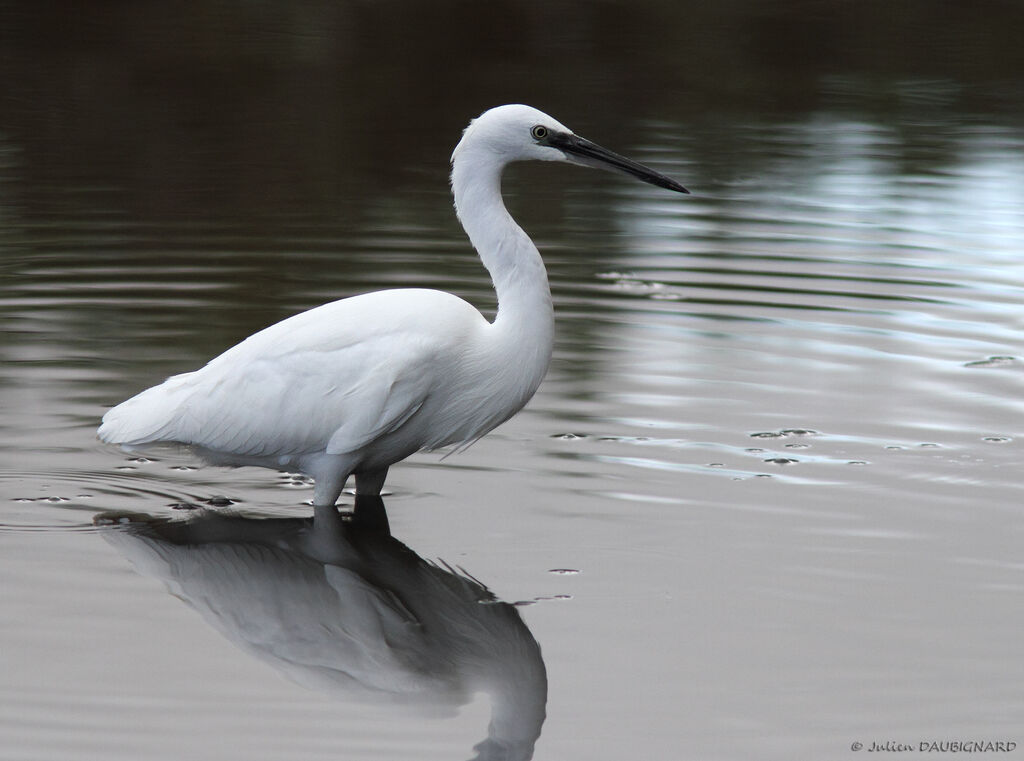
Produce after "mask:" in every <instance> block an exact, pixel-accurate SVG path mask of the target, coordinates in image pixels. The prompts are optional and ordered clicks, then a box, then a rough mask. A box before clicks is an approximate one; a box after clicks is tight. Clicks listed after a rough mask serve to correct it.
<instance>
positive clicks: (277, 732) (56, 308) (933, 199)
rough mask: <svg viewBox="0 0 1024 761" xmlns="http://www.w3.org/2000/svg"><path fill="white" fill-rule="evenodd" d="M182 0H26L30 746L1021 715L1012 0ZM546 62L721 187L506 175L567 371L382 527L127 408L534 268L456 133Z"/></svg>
mask: <svg viewBox="0 0 1024 761" xmlns="http://www.w3.org/2000/svg"><path fill="white" fill-rule="evenodd" d="M865 5H867V4H865ZM143 8H144V6H136V5H135V4H129V3H125V4H119V3H111V4H105V8H104V10H103V11H94V13H95V14H97V15H96V16H95V17H92V16H89V15H88V14H87V15H86V16H81V15H76V14H78V13H79V11H80V9H79V7H78V6H77V5H73V4H67V5H62V4H60V3H57V4H54V7H53V9H52V10H48V11H39V12H35V11H33V12H31V13H30V12H28V11H24V12H19V11H18V10H17V6H16V5H14V6H12V7H10V8H7V9H6V10H5V11H4V13H5V15H6V18H5V19H4V20H5V24H4V31H3V32H2V33H0V42H2V44H3V51H4V55H3V56H0V74H3V77H4V81H5V83H7V84H5V90H6V92H5V93H4V94H3V95H0V100H2V103H3V108H2V110H0V320H2V323H0V324H2V330H3V337H2V339H0V360H2V363H0V578H3V580H4V582H3V584H2V586H0V758H2V759H11V760H12V761H13V760H15V759H17V760H18V761H29V760H35V759H46V760H50V759H60V760H61V761H86V760H87V759H88V760H91V759H104V760H105V761H110V760H114V761H116V760H117V759H125V760H126V761H127V760H128V759H140V758H144V759H159V760H164V759H167V760H168V761H170V760H171V759H181V758H194V759H252V758H273V759H303V760H305V759H328V758H330V759H338V758H342V759H346V760H348V759H353V760H356V761H363V760H365V761H371V760H373V761H377V760H382V759H388V760H393V759H438V760H439V761H440V760H442V759H445V760H456V761H464V760H465V759H469V758H480V759H511V758H528V757H529V754H530V752H531V750H534V743H536V747H535V750H534V753H535V758H537V759H588V760H602V759H609V760H611V759H623V758H652V759H657V758H663V759H679V758H694V759H749V758H771V759H789V758H822V759H827V758H840V759H841V758H849V757H850V756H851V755H852V754H851V751H850V747H851V744H853V743H854V742H861V743H864V744H865V750H866V749H867V746H869V744H870V743H871V742H872V741H875V742H885V741H887V740H892V741H896V742H904V743H908V744H912V745H913V746H914V747H915V748H916V747H918V743H919V742H922V741H940V740H951V739H952V740H979V741H993V742H995V741H1013V742H1018V743H1020V744H1021V745H1022V748H1024V731H1022V730H1021V727H1024V688H1022V687H1021V685H1022V684H1024V645H1022V644H1021V637H1020V631H1021V630H1022V627H1024V563H1022V561H1021V552H1020V546H1021V543H1022V540H1024V512H1022V508H1021V505H1022V503H1024V486H1022V482H1021V478H1020V473H1021V466H1022V462H1024V428H1022V424H1021V421H1022V419H1024V418H1022V413H1024V409H1022V407H1024V405H1022V402H1021V399H1022V397H1024V373H1022V369H1024V348H1022V347H1021V329H1022V327H1024V307H1022V304H1024V243H1022V241H1024V118H1022V116H1024V113H1022V111H1021V107H1020V104H1021V103H1022V102H1024V94H1022V89H1021V82H1022V81H1024V60H1022V58H1021V54H1020V51H1019V49H1018V48H1019V44H1018V43H1019V35H1013V34H1010V33H1009V32H1010V30H1012V29H1013V28H1014V24H1016V25H1017V28H1019V24H1020V23H1021V22H1022V19H1021V18H1020V16H1019V14H1016V12H1015V11H1013V10H1012V9H1009V8H1007V7H1006V6H997V5H991V6H989V5H987V4H985V3H982V4H980V5H979V6H978V10H977V11H976V12H967V11H964V10H959V11H957V10H955V9H954V8H953V6H952V4H950V6H942V8H941V10H935V11H932V10H929V9H930V8H933V6H932V5H930V4H922V5H921V7H918V6H916V5H914V4H909V5H907V6H905V8H904V10H903V11H901V13H900V14H896V15H887V14H885V13H883V12H882V11H881V10H878V9H875V10H873V9H871V8H862V9H861V10H857V11H855V10H853V9H852V6H848V5H845V4H844V5H840V4H836V5H835V6H832V5H830V4H828V3H825V4H816V5H813V6H808V5H806V4H793V5H786V4H781V5H780V6H778V7H777V8H775V9H774V10H772V11H771V12H768V11H765V10H763V9H760V8H759V6H756V5H752V6H751V7H750V8H744V6H743V5H742V4H740V5H738V6H735V7H731V8H730V9H729V10H728V11H721V15H714V14H713V13H709V11H707V10H706V9H704V6H703V5H701V4H694V5H693V6H692V7H691V6H687V5H685V4H684V5H680V6H678V7H677V6H676V4H671V5H666V6H664V7H662V6H660V5H658V4H657V3H649V4H641V5H639V6H636V5H633V6H630V7H628V8H627V7H625V6H623V7H619V6H616V5H614V4H607V5H601V6H598V7H596V8H591V9H590V10H588V11H587V12H585V13H582V14H577V13H576V12H575V11H574V9H573V8H572V6H562V5H559V4H557V3H555V4H545V5H544V7H542V8H534V9H532V10H531V9H527V8H525V7H520V6H517V5H510V6H506V5H504V4H497V5H495V6H494V7H493V8H492V9H491V10H489V11H486V12H484V11H480V12H479V13H480V14H481V15H479V16H474V15H472V14H473V13H474V12H472V11H469V10H467V9H466V8H462V7H461V6H460V7H459V8H455V9H452V11H451V12H452V13H454V14H456V15H455V16H454V17H449V16H448V15H447V14H440V15H439V11H434V12H432V13H430V14H426V13H425V12H423V11H420V10H418V6H415V5H412V4H403V3H396V4H394V6H393V7H389V9H388V10H387V11H385V10H383V9H380V8H376V7H368V6H367V7H364V6H357V5H352V6H350V5H345V4H333V3H332V4H329V5H328V4H322V5H321V4H319V3H306V4H299V5H297V6H294V8H293V9H292V10H291V11H288V12H286V11H284V10H275V9H272V8H270V7H269V6H267V7H261V8H260V9H252V8H250V9H248V10H240V9H232V8H231V7H228V6H223V5H219V4H213V3H210V4H206V3H199V4H195V5H194V6H193V7H192V8H191V9H190V11H189V12H188V13H186V14H184V15H178V14H176V15H174V16H169V15H162V12H160V11H157V10H155V9H150V10H149V11H146V10H143ZM441 10H443V9H441ZM1001 14H1002V15H1001ZM441 16H444V18H445V23H444V24H441V23H440V17H441ZM396 18H402V19H404V20H405V21H406V22H407V23H404V24H402V25H397V24H394V23H392V22H393V21H394V19H396ZM453 19H454V20H453ZM570 21H571V22H573V23H569V22H570ZM883 22H884V23H883ZM695 28H699V29H700V30H702V31H701V32H700V33H698V32H697V31H695ZM918 33H920V36H918ZM432 38H433V39H434V42H435V43H437V44H438V45H440V44H441V43H443V46H442V47H444V48H445V49H451V50H452V51H453V52H452V59H451V60H450V61H449V60H447V59H446V60H444V61H442V60H438V53H437V49H440V48H437V49H435V46H434V45H433V44H431V43H430V42H429V40H430V39H432ZM680 51H682V53H681V52H680ZM680 57H682V58H684V59H685V61H680ZM453 61H460V62H463V63H464V64H465V66H455V64H454V63H452V62H453ZM508 100H523V101H527V102H531V103H533V104H534V105H537V106H538V107H541V108H544V109H546V110H548V111H550V112H551V113H552V114H553V115H555V116H556V117H557V118H559V119H561V120H563V121H565V122H566V123H568V124H570V125H571V126H572V127H573V128H574V129H576V130H578V131H579V132H580V133H581V134H584V135H586V136H588V137H590V138H591V139H593V140H595V141H597V142H600V143H602V144H605V145H607V146H608V147H610V148H612V149H615V150H619V151H621V152H623V153H627V154H629V155H631V156H633V157H635V158H637V159H639V160H642V161H645V162H647V163H650V164H651V165H653V166H655V167H657V168H658V169H660V170H662V171H665V172H666V173H669V174H671V175H672V176H674V177H677V178H678V179H679V180H680V181H682V182H683V183H684V184H686V185H687V186H688V187H689V188H690V189H691V190H692V191H693V193H694V194H693V196H692V197H686V198H683V197H676V196H674V195H673V194H669V193H665V192H662V191H659V190H658V189H656V188H651V187H648V186H644V185H639V184H633V183H631V182H629V181H628V180H625V179H619V178H617V177H614V176H612V175H606V174H601V173H593V172H587V171H586V170H583V169H577V168H568V167H555V166H521V167H515V168H514V169H513V170H511V171H510V173H509V176H508V178H507V180H506V195H507V197H508V203H509V206H510V209H511V210H512V211H513V213H514V214H515V215H516V216H517V218H519V219H520V221H521V222H522V223H523V225H524V227H525V228H526V229H527V230H528V231H529V232H530V233H531V235H532V236H533V237H534V239H535V240H536V241H537V242H538V244H539V245H540V248H541V250H542V252H543V254H544V256H545V260H546V262H547V264H548V267H549V271H550V275H551V282H552V290H553V293H554V298H555V302H556V310H557V320H558V328H557V330H558V338H557V347H556V353H555V358H554V362H553V365H552V368H551V372H550V374H549V376H548V378H547V380H546V381H545V383H544V384H543V386H542V387H541V389H540V391H539V392H538V394H537V396H536V397H535V399H534V400H533V401H532V402H531V404H530V405H529V407H528V408H527V409H526V410H525V411H524V412H523V413H521V414H520V415H519V416H517V417H516V418H514V419H513V420H512V421H510V422H509V423H507V424H506V425H504V426H503V427H501V428H500V429H498V430H497V431H496V432H494V433H492V434H491V435H489V436H488V437H486V438H485V439H483V440H482V441H480V442H479V443H478V444H476V445H475V446H474V447H473V448H471V449H470V450H468V451H467V452H465V453H461V454H457V455H453V456H451V457H449V458H447V459H444V460H443V461H442V460H441V458H440V456H438V455H420V456H417V457H414V458H412V459H411V460H409V461H408V462H406V463H405V464H403V465H399V466H397V467H395V468H393V469H392V472H391V475H390V477H389V480H388V492H386V494H385V496H384V503H385V504H386V511H387V513H386V520H387V521H389V523H390V534H389V533H388V531H387V530H386V526H385V524H384V521H385V518H384V517H383V514H382V512H381V511H380V509H379V506H371V508H372V509H368V510H367V512H366V514H367V516H368V517H367V518H366V519H365V520H364V521H361V522H356V523H353V522H349V521H343V522H332V521H329V520H323V521H320V522H319V523H318V524H317V525H316V527H315V528H314V527H313V525H312V523H311V521H310V520H309V518H310V516H311V515H312V508H311V507H310V506H309V505H308V504H307V501H308V500H309V499H310V498H311V496H312V491H311V489H310V487H309V484H308V483H306V482H305V481H304V480H303V479H302V478H300V477H297V476H295V475H287V474H278V473H273V472H269V471H262V470H258V469H248V468H247V469H239V470H222V469H217V468H205V467H199V466H198V463H197V462H196V461H195V460H194V459H193V458H192V457H191V456H190V455H189V454H188V453H187V452H181V451H176V450H171V449H168V450H161V451H159V452H155V453H152V454H149V455H147V456H146V457H144V458H139V457H137V456H132V455H127V454H125V453H123V452H120V451H118V450H116V449H114V448H111V447H107V446H104V445H101V444H100V443H99V442H97V441H96V439H95V436H94V432H95V428H96V426H97V424H98V421H99V418H100V416H101V415H102V414H103V412H104V411H105V409H107V408H108V407H109V406H111V405H112V404H115V403H117V402H118V401H121V400H123V399H124V398H126V397H128V396H130V395H132V394H133V393H135V392H137V391H138V390H140V389H142V388H144V387H146V386H148V385H152V384H153V383H156V382H158V381H160V380H162V379H163V378H164V377H165V376H167V375H169V374H172V373H176V372H182V371H186V370H189V369H193V368H195V367H197V366H199V365H201V364H202V363H203V362H205V361H206V360H207V359H209V358H210V357H212V356H214V355H215V354H217V353H218V352H220V351H222V350H223V349H225V348H227V347H228V346H230V345H232V344H233V343H235V342H236V341H238V340H239V339H241V338H243V337H244V336H246V335H248V334H250V333H252V332H254V331H256V330H258V329H259V328H261V327H263V326H265V325H267V324H269V323H271V322H274V321H276V320H278V319H281V318H283V317H285V316H288V315H290V314H293V313H294V312H296V311H299V310H302V309H305V308H308V307H311V306H314V305H316V304H319V303H322V302H324V301H327V300H331V299H334V298H340V297H343V296H347V295H351V294H354V293H359V292H362V291H366V290H372V289H377V288H386V287H395V286H405V285H425V286H431V287H438V288H443V289H446V290H451V291H454V292H456V293H458V294H459V295H461V296H463V297H465V298H467V299H469V300H470V301H472V302H473V303H475V304H478V305H479V306H480V307H481V309H483V310H484V311H485V312H488V311H489V310H493V295H492V293H491V291H490V285H489V282H488V280H487V279H486V273H485V272H484V271H483V270H482V268H481V267H480V266H479V264H478V262H477V260H476V258H475V256H474V255H473V253H472V251H471V250H469V248H468V245H467V244H466V242H465V240H464V238H463V236H462V234H461V231H460V229H459V228H458V226H457V223H456V222H455V220H454V216H453V214H452V212H451V206H450V199H449V196H448V188H447V178H446V171H447V156H448V154H449V152H450V150H451V147H452V146H453V145H454V144H455V142H456V141H457V139H458V135H459V130H460V129H461V128H462V127H463V126H464V123H465V122H466V121H467V120H468V118H470V117H471V116H473V115H475V114H477V113H479V112H480V111H482V110H483V109H485V108H486V107H488V106H491V105H494V104H496V103H499V102H503V101H508ZM352 501H353V498H352V497H351V495H348V496H347V497H346V502H347V503H348V504H349V505H351V503H352ZM361 512H362V511H361ZM183 603H184V604H183ZM538 734H539V739H537V738H538ZM474 746H477V749H476V750H474ZM1021 754H1024V749H1020V750H1016V751H1014V752H1012V753H1009V754H997V755H1000V756H1005V755H1009V756H1011V757H1016V756H1019V755H1021Z"/></svg>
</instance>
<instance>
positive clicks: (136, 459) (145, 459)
mask: <svg viewBox="0 0 1024 761" xmlns="http://www.w3.org/2000/svg"><path fill="white" fill-rule="evenodd" d="M128 462H134V463H138V464H139V465H149V463H151V462H156V460H150V459H149V458H148V457H129V458H128Z"/></svg>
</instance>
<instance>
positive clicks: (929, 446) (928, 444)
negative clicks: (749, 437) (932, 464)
mask: <svg viewBox="0 0 1024 761" xmlns="http://www.w3.org/2000/svg"><path fill="white" fill-rule="evenodd" d="M917 446H919V447H920V448H921V449H941V448H942V447H941V445H940V444H933V443H931V442H928V441H926V442H924V443H923V444H918V445H917Z"/></svg>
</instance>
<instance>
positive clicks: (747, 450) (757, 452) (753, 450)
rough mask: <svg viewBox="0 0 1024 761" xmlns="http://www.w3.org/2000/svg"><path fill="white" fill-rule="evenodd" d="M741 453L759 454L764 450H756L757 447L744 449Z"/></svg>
mask: <svg viewBox="0 0 1024 761" xmlns="http://www.w3.org/2000/svg"><path fill="white" fill-rule="evenodd" d="M743 451H744V452H750V453H752V454H760V453H761V452H763V451H764V450H763V449H758V448H757V447H748V448H746V449H744V450H743Z"/></svg>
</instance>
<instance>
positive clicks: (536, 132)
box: [530, 124, 548, 140]
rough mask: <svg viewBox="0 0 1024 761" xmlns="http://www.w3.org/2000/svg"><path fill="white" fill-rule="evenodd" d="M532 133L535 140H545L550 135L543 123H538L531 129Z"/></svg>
mask: <svg viewBox="0 0 1024 761" xmlns="http://www.w3.org/2000/svg"><path fill="white" fill-rule="evenodd" d="M530 134H531V135H533V139H534V140H543V139H544V138H546V137H547V136H548V128H547V127H545V126H544V125H543V124H538V125H537V126H536V127H534V128H533V129H531V130H530Z"/></svg>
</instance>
